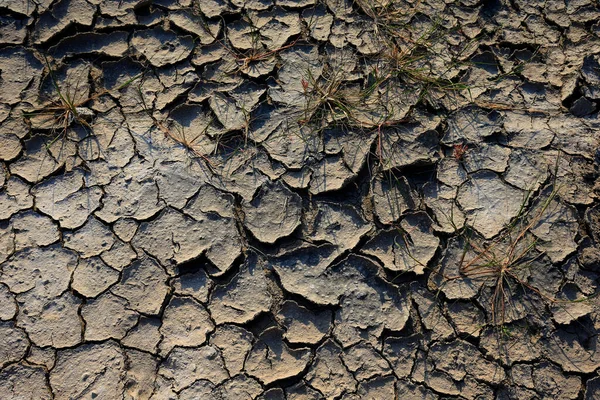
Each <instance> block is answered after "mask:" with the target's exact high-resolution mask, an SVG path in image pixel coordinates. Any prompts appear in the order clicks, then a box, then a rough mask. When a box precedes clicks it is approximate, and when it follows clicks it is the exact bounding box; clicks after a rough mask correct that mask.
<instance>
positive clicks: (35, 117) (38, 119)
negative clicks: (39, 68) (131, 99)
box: [23, 56, 141, 147]
mask: <svg viewBox="0 0 600 400" xmlns="http://www.w3.org/2000/svg"><path fill="white" fill-rule="evenodd" d="M44 60H45V62H46V67H47V69H48V76H49V77H50V80H51V84H52V89H53V91H54V94H55V97H54V98H52V99H51V100H50V104H49V105H46V106H44V107H43V108H41V109H38V110H32V111H26V112H23V116H24V118H25V119H26V120H27V121H28V123H29V124H30V126H31V125H33V122H34V121H35V125H37V126H40V127H41V128H42V129H43V128H46V127H49V128H50V129H51V131H52V132H53V135H52V136H53V138H52V140H51V141H50V143H48V144H47V147H50V146H51V145H52V144H54V143H55V142H56V141H57V140H59V139H62V138H65V137H66V134H67V129H68V128H69V127H70V126H71V125H72V124H78V125H80V126H82V127H84V128H86V129H87V130H88V131H89V132H91V126H90V121H91V120H92V119H93V118H94V117H95V112H94V111H93V110H92V109H90V108H88V107H86V106H87V105H88V104H89V103H90V102H92V101H94V100H97V99H99V98H100V97H102V96H104V95H108V94H110V92H111V91H109V90H107V89H102V90H100V91H99V92H97V93H95V94H93V95H87V94H86V93H85V92H86V90H85V89H84V86H85V85H87V76H85V77H79V78H78V80H77V82H76V83H75V84H74V85H71V84H69V82H59V81H58V78H57V75H56V72H55V69H53V68H52V66H51V65H50V61H49V60H48V58H47V57H45V56H44ZM140 76H141V75H136V76H134V77H132V78H130V79H129V80H127V81H126V82H124V83H123V84H121V85H119V86H118V87H116V88H115V89H113V91H118V90H120V89H123V88H125V87H127V86H129V85H130V84H131V83H133V82H134V81H135V80H136V79H138V78H140ZM83 82H85V83H83Z"/></svg>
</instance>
